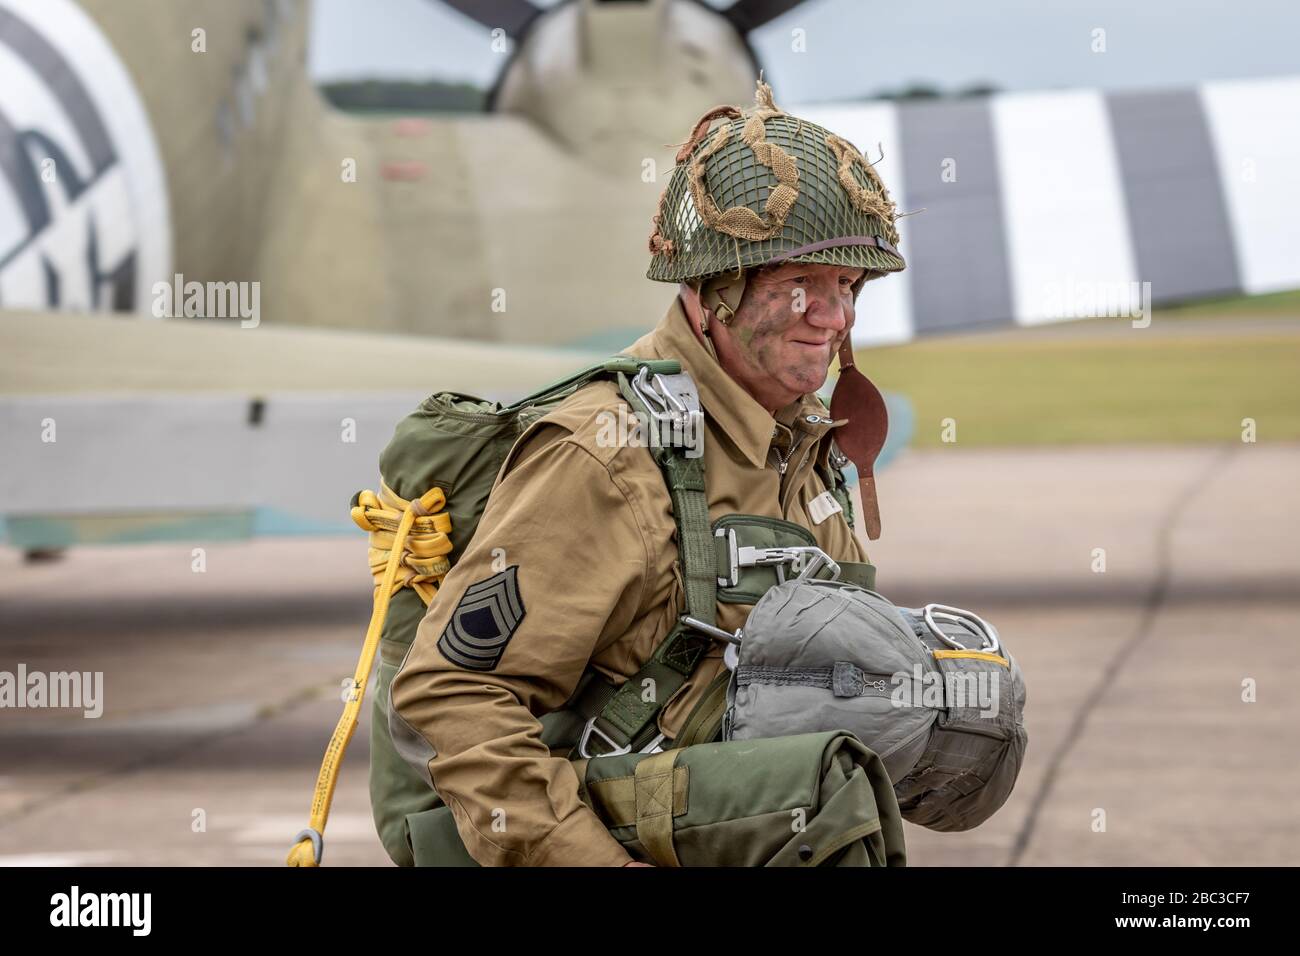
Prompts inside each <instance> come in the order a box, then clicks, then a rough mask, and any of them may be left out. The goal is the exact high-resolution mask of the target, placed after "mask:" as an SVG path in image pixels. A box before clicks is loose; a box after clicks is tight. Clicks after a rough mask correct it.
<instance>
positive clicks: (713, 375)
mask: <svg viewBox="0 0 1300 956" xmlns="http://www.w3.org/2000/svg"><path fill="white" fill-rule="evenodd" d="M627 351H628V353H630V354H632V355H635V356H637V357H638V358H664V359H677V360H678V361H680V362H681V364H682V371H684V372H687V373H689V374H690V376H691V378H692V379H693V380H694V382H695V386H696V388H698V389H699V392H700V405H701V406H702V408H703V409H704V413H705V415H706V416H707V417H708V418H709V419H710V420H712V421H713V422H714V423H716V424H717V425H718V427H719V428H721V429H722V431H723V432H725V433H726V435H727V437H728V438H729V439H731V441H732V443H733V444H735V446H736V448H738V449H739V450H740V452H741V454H742V455H744V456H745V458H746V459H747V460H748V461H749V462H750V464H752V465H754V466H755V467H757V468H763V467H765V466H766V464H767V457H768V451H769V449H770V448H771V445H772V439H773V437H774V435H775V432H776V423H777V422H780V423H781V424H783V425H786V426H788V427H790V428H794V429H798V430H800V431H804V432H808V433H810V434H812V435H814V436H815V437H816V438H818V439H820V438H821V437H822V436H823V435H825V433H826V432H827V431H829V430H830V429H831V427H832V425H831V423H830V412H829V411H827V409H826V406H825V405H824V404H822V402H821V400H820V399H819V398H818V397H817V396H816V395H815V394H808V395H801V396H800V397H799V398H797V399H795V400H794V401H793V402H791V403H790V404H789V405H787V406H785V407H784V408H782V409H779V410H778V411H777V413H776V415H775V417H774V416H773V415H771V414H770V413H769V412H768V411H767V409H765V408H764V407H763V406H762V405H760V404H759V403H758V402H757V401H755V400H754V398H753V397H752V396H751V395H750V394H749V393H748V392H746V391H745V390H744V389H743V388H742V387H741V386H740V383H739V382H737V381H736V380H735V379H733V378H732V377H731V376H730V375H728V374H727V373H726V372H725V371H723V369H722V366H720V365H719V364H718V360H717V359H716V358H715V357H714V356H713V354H712V352H711V351H710V349H708V348H706V347H705V345H704V344H703V343H701V342H700V340H699V339H697V338H696V337H695V333H694V332H693V331H691V327H690V320H689V319H688V318H687V317H686V313H685V311H684V310H683V309H682V303H681V299H679V298H678V297H677V296H674V297H673V302H672V305H671V306H669V308H668V312H667V314H665V315H664V317H663V319H662V321H660V323H659V325H658V326H656V328H655V330H654V331H653V332H651V333H650V334H649V335H646V336H644V337H642V338H640V339H638V340H637V341H636V342H634V343H633V344H632V345H631V346H630V347H629V348H628V349H627ZM810 419H817V420H816V421H811V420H810Z"/></svg>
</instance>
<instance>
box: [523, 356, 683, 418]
mask: <svg viewBox="0 0 1300 956" xmlns="http://www.w3.org/2000/svg"><path fill="white" fill-rule="evenodd" d="M643 368H644V369H648V370H649V373H650V374H656V375H657V374H665V375H674V374H676V373H678V372H680V371H681V369H682V366H681V363H680V362H678V361H677V360H676V359H639V358H634V357H633V356H631V355H614V356H611V357H610V358H607V359H605V360H604V361H602V362H596V363H595V364H594V365H588V366H587V367H586V368H584V369H579V370H578V371H576V372H574V373H573V374H572V375H569V376H567V377H566V378H562V379H560V380H559V381H558V382H552V383H551V384H550V385H547V386H546V387H545V388H542V389H539V390H538V391H536V392H533V393H532V394H531V395H526V396H524V397H523V398H521V399H519V401H517V402H515V403H513V404H511V405H507V406H506V407H505V408H503V409H502V410H501V411H503V412H513V411H518V410H519V409H521V408H527V407H528V406H530V405H540V404H542V403H543V402H548V401H551V400H553V399H557V398H563V397H566V396H568V395H570V394H572V393H573V392H576V391H577V390H578V389H580V388H582V386H584V385H586V384H587V383H588V382H592V381H594V380H596V379H598V378H605V377H611V378H612V377H613V376H616V375H617V376H619V378H620V380H621V379H622V378H623V377H624V376H626V375H636V374H637V373H638V372H639V371H640V370H641V369H643Z"/></svg>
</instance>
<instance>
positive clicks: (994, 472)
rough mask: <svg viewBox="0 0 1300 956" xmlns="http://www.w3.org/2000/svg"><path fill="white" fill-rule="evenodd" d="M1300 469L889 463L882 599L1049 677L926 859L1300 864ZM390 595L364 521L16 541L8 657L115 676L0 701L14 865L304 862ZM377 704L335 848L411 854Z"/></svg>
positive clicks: (10, 568) (1241, 453)
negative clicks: (213, 537) (224, 533)
mask: <svg viewBox="0 0 1300 956" xmlns="http://www.w3.org/2000/svg"><path fill="white" fill-rule="evenodd" d="M1298 472H1300V445H1295V444H1234V445H1223V446H1210V445H1200V446H1171V447H1149V446H1121V445H1116V446H1107V447H1095V446H1094V447H1072V448H1052V449H1032V450H1030V449H995V450H993V449H990V450H983V449H965V448H962V447H960V446H952V447H950V448H943V449H934V450H924V451H920V450H909V451H907V452H905V453H904V454H903V455H901V456H900V457H899V459H898V460H897V461H896V462H895V463H893V464H891V465H890V467H888V468H887V469H886V470H885V471H884V472H883V473H882V474H881V475H879V476H878V483H879V489H880V500H881V510H882V513H883V516H884V535H883V537H882V538H881V540H879V541H877V542H873V543H871V545H870V548H869V552H870V554H871V557H872V560H873V562H874V563H875V564H876V565H877V566H878V568H879V577H878V587H879V588H880V590H881V591H882V592H883V593H884V594H886V595H888V596H889V597H891V598H892V599H893V600H894V601H895V602H897V603H900V604H905V605H912V606H914V605H917V604H921V603H925V602H928V601H937V602H940V603H947V604H957V605H961V606H965V607H969V608H971V609H972V610H975V611H977V612H978V613H980V614H981V615H982V616H984V617H986V618H987V619H989V620H991V621H992V622H993V623H994V624H995V625H996V626H997V628H998V630H999V631H1000V633H1001V637H1002V640H1003V643H1004V645H1005V646H1006V647H1007V648H1008V649H1009V650H1010V651H1011V653H1013V654H1014V655H1015V657H1016V658H1017V660H1018V661H1019V662H1020V665H1021V667H1022V669H1023V671H1024V674H1025V678H1026V681H1027V687H1028V701H1027V707H1026V723H1027V727H1028V732H1029V747H1028V751H1027V754H1026V762H1025V765H1024V768H1023V770H1022V772H1021V775H1020V779H1019V782H1018V784H1017V786H1016V790H1015V792H1014V793H1013V794H1012V796H1011V798H1010V800H1009V801H1008V802H1007V803H1006V805H1005V806H1004V807H1003V808H1002V809H1001V810H1000V811H999V812H998V813H997V814H996V815H994V816H993V818H992V819H990V820H989V821H988V822H986V823H985V824H983V825H982V826H980V827H977V828H976V829H974V830H971V831H968V832H964V833H936V832H931V831H926V830H923V829H920V828H918V827H915V826H911V825H909V826H908V828H907V842H908V856H909V863H910V864H912V865H922V866H927V865H929V866H952V865H972V864H975V865H981V864H982V865H1017V864H1018V865H1121V866H1127V865H1180V866H1222V865H1264V864H1273V865H1277V864H1281V865H1287V864H1289V865H1295V864H1297V863H1300V815H1297V813H1296V809H1295V808H1296V802H1295V801H1296V796H1295V795H1296V793H1298V792H1300V759H1298V758H1300V742H1298V741H1297V731H1296V728H1297V726H1300V694H1298V693H1297V688H1300V642H1298V641H1297V639H1296V635H1297V633H1300V533H1297V532H1300V487H1298V486H1297V482H1296V475H1297V473H1298ZM196 547H202V548H204V551H205V553H204V555H203V558H204V561H205V570H203V571H201V572H199V571H195V570H194V566H195V560H196V559H195V556H194V552H193V549H194V548H196ZM1098 549H1102V550H1100V551H1099V550H1098ZM1103 557H1104V570H1101V567H1102V564H1101V561H1102V559H1103ZM369 601H370V581H369V577H368V574H367V571H366V568H365V542H364V538H363V537H362V535H361V534H360V532H358V533H357V535H356V536H355V537H350V538H299V539H276V540H258V541H249V542H227V543H206V544H205V543H203V542H195V543H189V542H186V543H175V544H155V545H141V546H135V547H112V548H81V549H73V550H71V551H69V552H67V553H66V554H65V555H64V556H63V557H62V558H61V559H59V560H52V561H43V562H36V563H25V562H24V560H23V557H22V555H20V554H19V553H18V552H16V551H14V550H12V549H7V548H6V549H0V671H10V672H14V671H15V670H16V668H17V666H18V665H19V664H20V663H21V664H25V665H26V668H27V670H28V671H29V672H32V671H46V672H49V671H59V670H77V671H83V672H84V671H88V672H102V673H103V675H104V678H103V680H104V685H103V699H104V709H103V715H102V716H101V717H99V718H97V719H88V718H85V717H83V716H82V713H81V711H79V710H53V709H44V710H40V709H37V710H32V709H3V710H0V865H59V864H64V865H113V866H118V865H148V866H173V865H223V866H228V865H235V866H245V865H270V866H274V865H279V864H281V863H282V862H283V860H284V856H285V854H286V852H287V850H288V848H289V845H290V843H291V842H292V837H293V835H294V834H295V833H296V832H297V831H298V830H299V829H301V828H302V827H304V826H305V825H306V822H307V812H308V809H309V805H310V802H311V795H312V787H313V785H314V782H315V777H316V772H317V768H318V766H319V762H320V758H321V754H322V752H323V749H324V747H325V743H326V741H327V740H328V738H329V735H330V733H331V731H332V729H333V727H334V724H335V722H336V721H337V719H338V715H339V712H340V710H341V707H342V704H341V700H340V683H341V681H342V680H343V679H344V678H345V677H347V676H348V675H350V674H351V672H352V669H353V667H354V666H355V661H356V655H357V652H358V650H359V648H360V643H361V638H362V635H363V632H364V629H365V625H366V621H367V619H368V616H369ZM1251 697H1253V700H1252V699H1249V698H1251ZM368 711H369V706H368V704H367V707H366V708H365V709H364V710H363V714H364V716H363V721H362V726H361V727H360V728H359V730H358V732H357V734H356V737H355V738H354V740H353V743H352V747H351V749H350V750H349V752H348V756H347V759H346V761H345V764H344V768H343V774H342V778H341V780H340V783H339V787H338V790H337V792H336V795H335V799H334V805H333V812H332V814H331V816H330V822H329V826H328V829H327V831H326V853H325V863H326V865H389V863H388V859H387V857H386V855H385V854H384V851H383V849H382V848H381V846H380V844H379V842H378V839H377V837H376V836H375V833H374V828H373V825H372V823H371V819H370V810H369V800H368V794H367V781H366V772H367V764H368V759H367V749H368V748H367V738H368Z"/></svg>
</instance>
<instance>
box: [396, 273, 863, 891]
mask: <svg viewBox="0 0 1300 956" xmlns="http://www.w3.org/2000/svg"><path fill="white" fill-rule="evenodd" d="M688 321H689V320H688V319H687V318H686V315H685V313H684V312H683V310H682V308H681V304H680V301H679V300H676V299H675V300H674V303H673V305H672V307H671V308H670V309H669V310H668V314H667V315H666V316H665V317H664V319H663V321H662V322H660V324H659V326H658V327H657V328H656V329H655V330H654V331H653V332H651V333H650V334H649V335H646V336H644V337H643V338H641V339H640V340H638V341H637V342H636V343H635V344H634V345H632V346H631V347H630V348H628V349H627V352H628V353H630V354H632V355H635V356H637V357H639V358H673V359H678V360H679V361H680V362H681V363H682V367H683V370H684V371H687V372H689V373H690V375H691V377H692V378H693V379H694V380H695V383H696V386H697V388H698V389H699V395H700V403H701V406H702V408H703V410H704V416H705V422H706V427H705V429H704V432H705V435H704V462H705V478H706V482H707V495H708V501H709V519H710V521H711V522H712V521H716V520H717V519H718V518H720V517H722V516H724V515H728V514H735V513H741V514H753V515H765V516H769V517H774V518H783V519H785V520H787V521H791V522H794V523H796V524H799V525H802V526H804V527H806V528H807V529H809V530H810V531H811V532H812V534H813V535H814V537H815V538H816V539H817V543H818V546H819V547H821V548H822V549H823V550H824V551H826V552H827V554H829V555H830V556H831V557H832V558H834V559H836V560H846V561H857V562H866V561H867V557H866V554H865V552H864V551H863V549H862V546H861V544H860V543H859V541H858V538H857V537H856V535H855V534H854V532H853V530H852V529H851V528H850V527H849V524H848V522H847V520H846V518H845V516H844V514H842V513H835V514H832V515H830V517H828V518H825V519H824V520H822V521H821V523H814V521H813V519H812V518H811V517H810V515H809V513H808V503H809V502H810V501H812V500H813V499H814V498H816V497H818V496H819V495H822V494H823V493H824V492H825V491H827V490H828V489H827V488H826V486H825V484H824V483H823V481H822V479H821V477H820V476H819V475H818V473H817V472H816V470H815V469H814V467H813V466H814V463H815V462H816V460H817V458H818V456H825V455H827V454H828V450H829V448H828V446H829V444H830V442H829V438H828V433H829V432H830V431H831V430H832V425H831V424H830V415H829V412H828V411H827V410H826V407H825V406H824V405H823V404H822V403H821V401H820V400H819V399H818V398H817V397H816V396H815V395H805V396H803V398H802V399H800V400H799V401H796V402H794V403H792V404H791V405H789V406H787V407H786V408H784V409H782V410H780V411H779V412H778V414H777V415H776V416H775V419H774V418H773V416H772V415H771V414H769V413H768V412H767V411H765V410H764V409H763V408H762V406H760V405H759V404H758V403H757V402H756V401H755V400H754V399H753V398H751V397H750V396H749V394H748V393H746V392H745V391H744V390H743V389H742V388H741V386H740V385H739V384H737V383H736V382H735V381H734V380H732V379H731V378H730V377H729V376H728V375H727V374H726V373H725V372H724V371H723V370H722V368H721V367H720V366H719V365H718V363H717V361H716V359H715V358H714V356H713V355H712V354H711V351H710V350H709V349H708V348H707V347H706V346H705V345H703V344H702V343H701V342H700V341H699V340H698V339H697V338H696V337H695V335H694V333H693V332H692V330H691V328H690V326H689V324H688ZM620 405H622V399H621V398H620V396H619V394H618V389H617V387H616V386H615V385H614V384H613V383H612V382H608V381H603V382H599V383H596V384H593V385H591V386H588V387H586V388H584V389H581V390H580V391H579V392H577V393H576V394H574V395H573V396H572V397H571V398H569V399H568V400H566V401H565V402H564V403H563V404H562V405H560V406H559V407H558V408H557V409H556V410H555V411H553V412H552V413H551V414H549V415H547V416H546V417H545V418H543V419H541V420H540V421H538V422H536V423H535V424H534V425H533V426H532V428H531V429H529V431H528V432H527V433H525V435H524V436H523V437H522V438H521V439H520V441H519V443H517V444H516V447H515V450H514V453H513V454H512V456H511V458H510V459H509V460H508V461H507V462H506V464H505V466H504V467H503V468H502V472H501V474H499V475H498V476H497V484H496V486H495V487H494V490H493V492H492V496H491V498H490V499H489V501H488V505H487V508H486V510H485V512H484V514H483V517H482V520H481V522H480V524H479V526H478V530H477V532H476V533H475V536H474V538H473V540H472V541H471V543H470V545H469V547H468V548H467V549H466V550H465V552H464V555H463V556H462V557H461V559H460V561H459V562H458V563H457V564H456V566H455V567H454V568H453V569H452V570H451V572H450V573H449V574H448V575H447V577H446V579H445V580H444V582H443V585H442V588H441V590H440V591H439V595H438V597H437V599H436V600H435V601H434V602H433V603H432V604H431V605H430V607H429V610H428V613H427V615H426V616H425V618H424V620H423V621H422V622H421V624H420V626H419V630H418V631H417V633H416V637H415V640H414V641H413V642H412V645H411V650H410V653H409V654H408V655H407V658H406V661H405V662H404V663H403V665H402V668H401V670H400V671H399V672H398V674H397V675H396V677H395V678H394V680H393V685H392V704H393V709H394V713H395V715H396V717H397V719H400V720H402V721H404V722H405V723H406V724H407V725H408V726H409V729H410V730H411V732H412V736H413V737H414V738H415V739H417V740H418V742H419V746H420V747H423V746H424V744H425V743H427V745H428V750H427V756H428V758H429V759H428V764H427V766H428V772H429V775H430V779H431V780H432V782H433V784H434V786H435V787H436V788H437V791H438V794H439V795H440V796H441V797H442V799H443V800H444V801H445V802H446V803H447V805H448V806H449V807H450V808H451V810H452V813H453V815H454V817H455V820H456V825H457V828H458V830H459V831H460V836H461V838H462V840H463V841H464V843H465V846H466V848H467V849H468V850H469V853H470V855H471V856H473V857H474V859H475V860H477V861H478V862H479V863H481V864H484V865H559V866H599V865H611V866H619V865H622V864H624V863H626V862H628V860H629V857H628V855H627V853H626V851H624V849H623V848H622V847H621V846H620V845H619V844H618V842H617V841H615V840H614V838H613V837H612V836H610V835H609V833H608V831H607V830H606V829H605V827H604V826H602V825H601V823H600V820H599V819H598V818H597V817H596V815H595V814H594V813H593V812H592V811H591V810H590V809H589V808H588V807H587V806H586V805H584V804H583V803H582V801H581V800H580V799H579V797H578V778H577V775H576V773H575V771H574V769H573V766H572V765H571V764H570V763H569V761H568V760H566V759H564V757H563V756H562V755H554V756H553V755H552V753H551V752H550V750H549V749H548V748H547V746H546V745H545V744H544V743H543V742H542V738H541V725H540V724H539V722H538V719H537V718H538V717H539V716H541V715H544V714H546V713H548V712H550V711H553V710H556V709H557V708H560V707H561V706H563V705H564V703H565V702H566V701H567V700H568V699H569V697H570V696H571V695H572V693H573V691H574V689H575V687H576V686H577V684H578V681H579V678H581V677H582V674H583V672H584V670H586V669H587V667H588V665H591V666H593V667H594V668H596V669H597V670H599V671H600V672H601V673H603V674H604V675H606V676H607V677H608V678H610V679H611V680H612V681H613V682H615V683H621V682H622V681H624V680H626V679H627V678H628V677H630V676H631V675H633V674H635V673H636V672H637V670H638V669H639V668H640V666H641V665H642V664H643V663H644V662H645V661H646V660H647V659H648V658H649V657H650V656H651V655H652V654H653V653H654V651H655V649H656V647H657V646H658V645H659V643H660V642H661V641H662V640H663V639H664V637H665V636H666V635H667V634H668V632H669V630H671V628H672V627H673V625H674V623H675V621H676V619H677V617H678V615H679V614H680V613H681V612H682V609H683V608H684V601H685V595H684V590H683V586H682V578H681V570H680V567H679V566H678V564H677V546H676V543H675V535H676V528H675V525H674V523H673V516H672V512H671V508H670V502H669V497H668V491H667V489H666V487H665V485H664V479H663V475H662V473H661V472H660V470H659V467H658V466H657V465H656V464H655V462H654V460H653V459H652V458H651V455H650V453H649V451H648V450H647V449H646V448H644V447H634V446H628V445H626V444H625V445H623V447H606V446H610V445H613V444H615V443H612V442H610V441H609V440H608V436H609V434H610V428H609V427H608V425H609V421H610V416H616V415H617V413H618V409H619V406H620ZM781 458H785V459H787V462H788V463H787V467H786V471H785V474H784V475H782V474H781V473H780V470H779V463H780V459H781ZM452 535H453V537H454V535H455V529H453V530H452ZM507 569H513V572H511V574H512V577H510V578H508V580H509V581H510V583H509V585H508V589H509V590H511V591H513V593H512V594H509V595H507V596H506V597H505V598H503V600H504V601H505V603H506V605H507V606H508V607H509V610H508V611H507V615H508V617H509V619H510V620H511V621H513V622H514V623H515V626H514V628H513V630H512V632H511V633H510V634H509V636H508V638H506V639H505V643H504V649H503V650H500V649H498V652H499V655H500V656H499V658H498V659H497V660H496V661H495V663H494V664H493V666H492V667H491V669H467V668H466V667H463V666H461V663H463V661H464V658H458V656H457V654H456V652H455V650H454V647H456V646H461V647H463V646H465V645H464V644H463V643H462V644H459V645H457V644H456V643H455V642H454V641H452V643H451V644H450V645H448V644H444V645H443V646H444V647H451V648H453V650H451V652H450V653H449V654H448V655H446V656H445V655H444V653H443V651H442V649H440V639H441V638H443V636H444V632H445V631H446V630H447V629H448V624H449V621H450V620H451V619H452V616H453V612H455V610H456V609H457V606H458V605H459V603H460V602H461V600H462V597H463V596H464V595H465V592H466V590H467V589H469V588H471V587H473V586H474V585H476V584H480V583H482V584H483V586H484V587H483V588H479V589H478V590H477V591H475V592H471V596H470V600H472V599H473V597H474V595H475V594H481V593H482V591H483V589H484V588H491V587H493V586H498V587H503V588H504V587H507V586H506V585H500V584H499V582H500V581H501V580H502V579H503V575H502V573H501V572H504V571H507ZM494 576H495V582H494V583H493V584H489V583H487V582H488V581H489V579H493V578H494ZM749 610H750V608H749V606H746V605H739V604H722V603H719V604H718V607H717V624H718V626H719V627H721V628H724V629H726V630H729V631H734V630H735V629H736V628H738V627H740V626H742V625H743V624H744V621H745V618H746V616H747V615H748V613H749ZM722 651H723V647H722V645H721V644H718V645H717V646H716V647H714V648H713V649H712V650H711V651H710V652H709V654H708V655H707V656H706V658H705V659H704V660H703V661H702V662H701V664H700V665H699V667H698V668H697V669H696V672H695V674H694V676H693V677H692V678H691V679H690V680H688V681H687V683H686V684H685V685H684V686H683V687H682V688H681V689H680V690H679V691H678V692H677V693H676V694H675V695H673V697H672V698H670V699H669V700H668V701H667V702H666V704H665V705H664V707H663V709H662V710H661V711H660V714H659V724H660V726H659V729H660V730H661V731H663V732H664V733H665V734H666V735H667V736H668V737H669V738H671V737H673V736H674V735H675V734H676V732H677V731H678V729H679V728H680V727H681V725H682V723H683V722H684V721H685V719H686V717H687V716H688V715H689V714H690V712H691V709H692V707H693V706H694V704H695V703H696V701H697V700H698V699H699V698H700V695H701V694H702V692H703V691H704V689H705V688H706V687H707V686H708V684H709V682H710V681H711V680H712V679H713V678H714V677H715V676H716V675H717V674H718V673H719V672H720V670H721V669H722V667H723V663H722ZM458 661H460V662H459V663H458Z"/></svg>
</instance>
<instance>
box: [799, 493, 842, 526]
mask: <svg viewBox="0 0 1300 956" xmlns="http://www.w3.org/2000/svg"><path fill="white" fill-rule="evenodd" d="M843 510H844V509H843V508H841V507H840V503H839V502H838V501H836V500H835V496H834V495H833V494H831V493H830V492H829V491H823V492H822V493H821V494H820V495H818V496H817V497H816V498H814V499H813V500H812V501H810V502H808V517H810V518H812V520H813V524H821V523H822V522H823V521H825V520H826V519H827V518H829V517H830V516H831V515H833V514H838V513H839V512H841V511H843Z"/></svg>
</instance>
